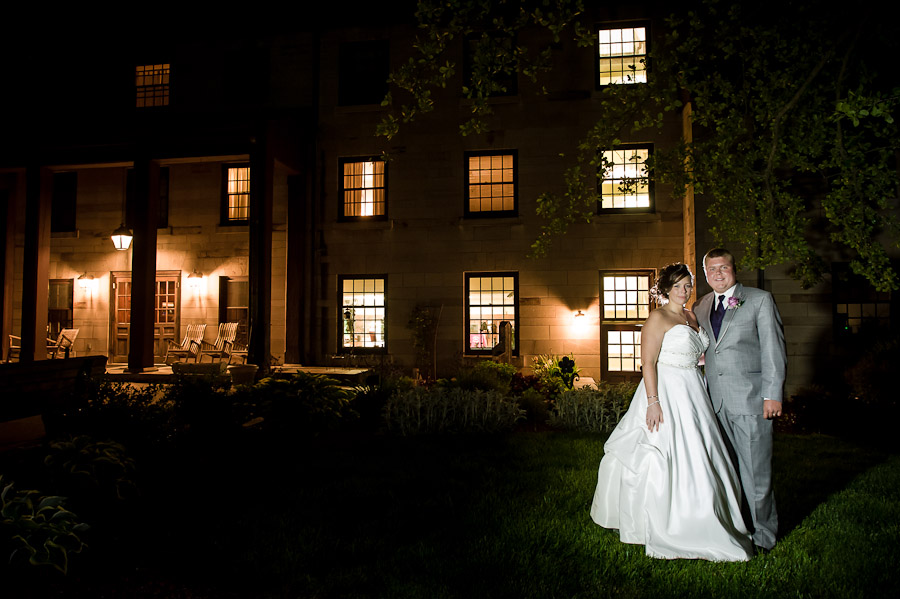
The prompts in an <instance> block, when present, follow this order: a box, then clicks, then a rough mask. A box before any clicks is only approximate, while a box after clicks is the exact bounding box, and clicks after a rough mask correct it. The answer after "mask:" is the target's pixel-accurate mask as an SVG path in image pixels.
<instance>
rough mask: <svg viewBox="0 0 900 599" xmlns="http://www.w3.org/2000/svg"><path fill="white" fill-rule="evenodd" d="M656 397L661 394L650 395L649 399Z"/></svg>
mask: <svg viewBox="0 0 900 599" xmlns="http://www.w3.org/2000/svg"><path fill="white" fill-rule="evenodd" d="M654 397H659V395H648V396H647V399H653V398H654Z"/></svg>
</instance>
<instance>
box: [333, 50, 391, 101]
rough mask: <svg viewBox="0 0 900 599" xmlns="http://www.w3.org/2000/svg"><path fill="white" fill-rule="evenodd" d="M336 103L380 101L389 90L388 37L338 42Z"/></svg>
mask: <svg viewBox="0 0 900 599" xmlns="http://www.w3.org/2000/svg"><path fill="white" fill-rule="evenodd" d="M339 61H340V63H339V67H338V68H339V71H338V104H339V105H340V106H356V105H359V104H381V101H382V100H384V97H385V96H386V95H387V92H388V83H387V79H388V75H389V74H390V54H389V50H388V42H387V40H375V41H365V42H345V43H343V44H341V49H340V57H339Z"/></svg>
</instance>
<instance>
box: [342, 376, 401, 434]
mask: <svg viewBox="0 0 900 599" xmlns="http://www.w3.org/2000/svg"><path fill="white" fill-rule="evenodd" d="M413 386H414V385H413V380H412V379H411V378H409V377H396V378H395V377H385V378H380V377H378V376H375V375H373V376H370V377H368V378H367V379H366V382H365V384H363V385H359V386H358V387H355V388H354V389H353V392H354V393H355V395H354V397H353V399H352V401H351V402H350V407H351V409H353V411H355V412H356V413H357V414H359V422H360V425H361V426H362V427H363V428H365V429H369V430H371V429H377V428H378V426H379V425H380V424H381V422H382V420H381V415H382V412H383V411H384V406H385V404H386V403H387V401H388V399H389V398H390V397H391V396H393V395H394V394H396V393H400V392H403V391H409V390H410V389H412V388H413Z"/></svg>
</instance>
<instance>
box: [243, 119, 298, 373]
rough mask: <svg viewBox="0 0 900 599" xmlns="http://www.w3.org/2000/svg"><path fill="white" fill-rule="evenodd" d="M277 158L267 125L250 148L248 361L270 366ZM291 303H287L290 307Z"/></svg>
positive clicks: (261, 367) (265, 366) (262, 367)
mask: <svg viewBox="0 0 900 599" xmlns="http://www.w3.org/2000/svg"><path fill="white" fill-rule="evenodd" d="M274 178H275V159H274V157H273V155H272V148H271V136H270V135H269V131H268V130H267V128H266V126H265V125H264V126H263V127H261V128H260V135H259V136H258V137H257V138H256V141H255V143H254V144H253V145H252V147H251V149H250V343H249V348H248V354H249V355H248V357H247V362H248V363H251V364H257V365H258V366H259V367H260V370H263V371H266V370H268V368H269V355H270V354H271V351H270V348H271V340H272V333H271V323H272V203H273V195H274V188H275V186H274ZM290 309H291V306H288V310H290Z"/></svg>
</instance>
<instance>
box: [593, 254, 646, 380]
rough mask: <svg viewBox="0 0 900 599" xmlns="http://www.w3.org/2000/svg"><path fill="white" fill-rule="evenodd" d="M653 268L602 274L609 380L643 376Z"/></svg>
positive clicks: (606, 376) (602, 323)
mask: <svg viewBox="0 0 900 599" xmlns="http://www.w3.org/2000/svg"><path fill="white" fill-rule="evenodd" d="M652 278H653V271H652V270H646V271H633V272H621V271H617V272H601V273H600V334H601V335H602V339H601V345H602V347H603V351H604V353H605V356H604V360H603V365H602V368H601V376H602V378H603V380H606V381H624V380H637V379H639V378H640V376H641V326H642V325H643V323H644V321H645V320H647V317H648V316H649V315H650V282H651V280H652Z"/></svg>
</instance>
